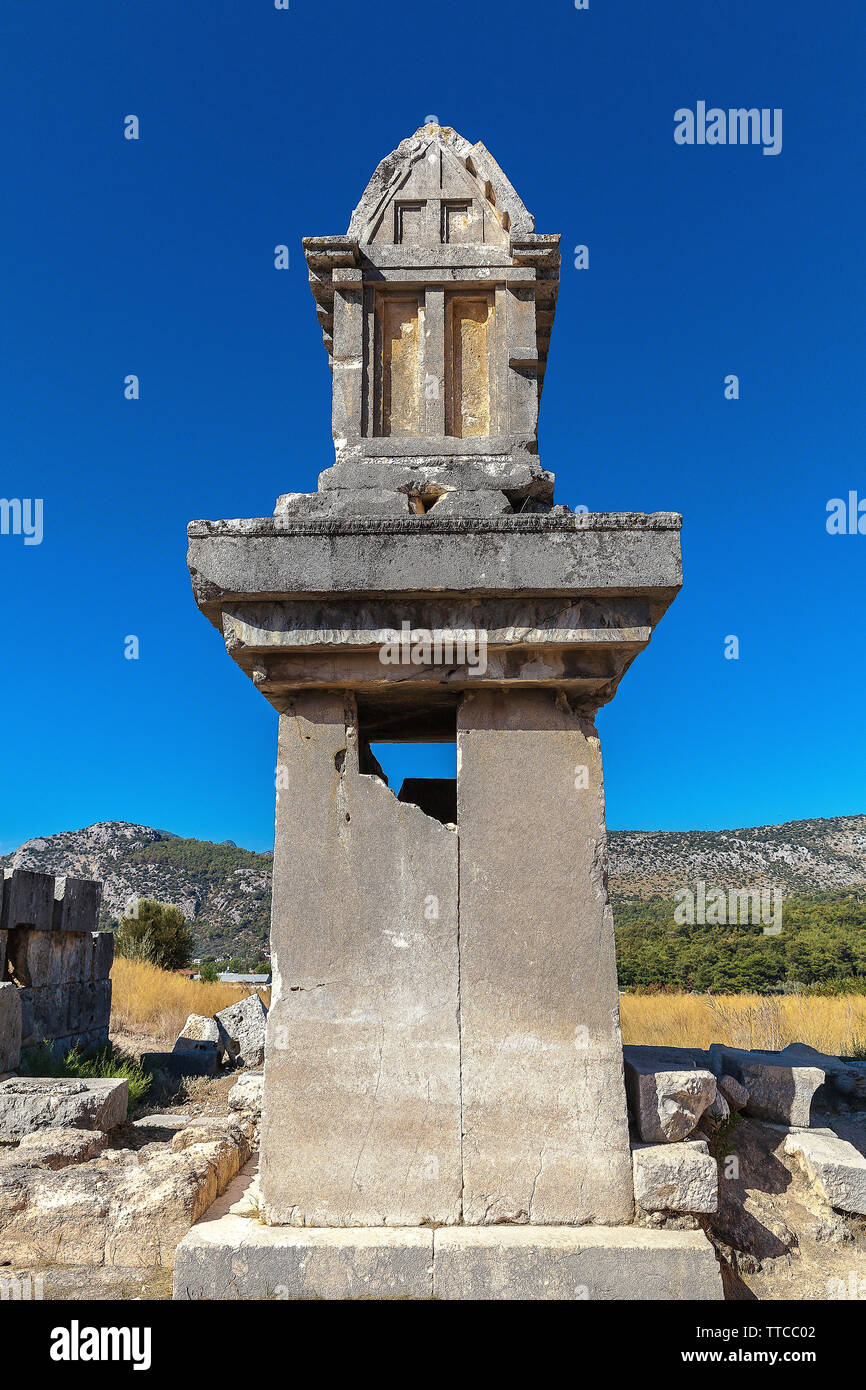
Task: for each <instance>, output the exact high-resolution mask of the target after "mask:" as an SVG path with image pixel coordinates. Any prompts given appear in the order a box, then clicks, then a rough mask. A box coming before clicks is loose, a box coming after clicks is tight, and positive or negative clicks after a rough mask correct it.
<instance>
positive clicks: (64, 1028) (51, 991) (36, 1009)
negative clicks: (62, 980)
mask: <svg viewBox="0 0 866 1390" xmlns="http://www.w3.org/2000/svg"><path fill="white" fill-rule="evenodd" d="M30 1001H31V1004H32V1006H33V1031H34V1034H35V1037H36V1040H37V1042H40V1043H41V1042H44V1041H52V1040H53V1039H54V1038H61V1037H64V1036H65V1034H66V1033H67V1032H68V1031H69V1029H68V1023H69V1005H70V994H69V989H68V988H67V986H66V985H62V984H61V985H44V986H43V987H42V988H41V989H32V990H31V991H30Z"/></svg>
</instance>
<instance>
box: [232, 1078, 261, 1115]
mask: <svg viewBox="0 0 866 1390" xmlns="http://www.w3.org/2000/svg"><path fill="white" fill-rule="evenodd" d="M264 1083H265V1078H264V1076H263V1074H262V1073H261V1072H255V1071H254V1072H247V1073H246V1074H245V1075H244V1076H240V1077H238V1079H237V1081H236V1082H235V1084H234V1085H233V1086H232V1088H231V1090H230V1091H229V1099H228V1106H229V1110H230V1111H235V1110H236V1111H239V1112H240V1113H241V1114H244V1115H249V1116H250V1117H251V1118H252V1119H253V1120H255V1121H258V1119H259V1117H260V1115H261V1112H262V1098H263V1095H264Z"/></svg>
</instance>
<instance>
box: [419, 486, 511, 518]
mask: <svg viewBox="0 0 866 1390" xmlns="http://www.w3.org/2000/svg"><path fill="white" fill-rule="evenodd" d="M513 510H514V508H513V507H512V505H511V503H510V502H509V500H508V498H507V497H506V495H505V493H504V492H492V491H489V490H485V489H482V488H477V489H475V490H474V491H468V492H462V491H459V490H458V489H456V488H455V489H453V490H452V491H450V492H445V493H443V494H442V496H441V497H440V498H439V501H438V502H435V503H434V505H433V507H432V508H431V511H434V512H435V513H436V515H437V516H500V515H505V514H507V513H508V512H511V511H513Z"/></svg>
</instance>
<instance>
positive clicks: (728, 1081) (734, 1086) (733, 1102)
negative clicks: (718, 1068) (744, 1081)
mask: <svg viewBox="0 0 866 1390" xmlns="http://www.w3.org/2000/svg"><path fill="white" fill-rule="evenodd" d="M717 1085H718V1089H719V1093H720V1094H721V1095H723V1096H724V1098H725V1100H726V1101H727V1102H728V1106H729V1107H730V1109H731V1110H744V1109H745V1107H746V1106H747V1105H748V1103H749V1093H748V1091H747V1090H746V1088H745V1086H741V1085H740V1083H739V1081H737V1079H736V1077H733V1076H720V1077H719V1079H718V1082H717Z"/></svg>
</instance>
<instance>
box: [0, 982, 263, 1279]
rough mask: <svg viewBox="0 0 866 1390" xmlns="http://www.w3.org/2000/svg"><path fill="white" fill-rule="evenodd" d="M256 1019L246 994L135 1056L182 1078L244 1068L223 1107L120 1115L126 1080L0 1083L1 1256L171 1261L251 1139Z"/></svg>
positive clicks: (257, 1005) (17, 1260)
mask: <svg viewBox="0 0 866 1390" xmlns="http://www.w3.org/2000/svg"><path fill="white" fill-rule="evenodd" d="M266 1024H267V1009H266V1007H265V1005H264V1003H263V1001H262V999H261V998H260V996H259V995H257V994H254V995H250V996H248V997H247V998H246V999H241V1000H239V1001H238V1002H237V1003H236V1004H231V1005H229V1006H228V1008H225V1009H222V1010H220V1012H219V1013H218V1014H216V1015H214V1016H213V1017H207V1016H205V1015H198V1014H192V1015H190V1017H189V1018H188V1019H187V1021H186V1023H185V1025H184V1027H183V1029H182V1030H181V1033H180V1036H179V1037H178V1039H177V1042H176V1043H175V1047H174V1050H173V1051H172V1052H169V1053H152V1054H146V1055H145V1057H144V1058H143V1059H142V1061H143V1063H144V1065H145V1067H146V1068H147V1069H151V1070H157V1071H158V1070H162V1071H164V1072H169V1073H172V1072H173V1073H174V1074H175V1075H176V1076H178V1077H181V1078H182V1077H187V1076H191V1075H200V1074H204V1075H206V1076H215V1075H217V1074H218V1073H219V1072H220V1069H229V1068H232V1069H234V1068H243V1070H240V1071H239V1072H238V1080H237V1081H236V1082H235V1084H234V1086H233V1087H232V1089H231V1091H230V1092H229V1097H228V1111H229V1113H228V1114H227V1115H226V1116H218V1117H215V1118H212V1117H204V1116H189V1115H177V1114H170V1113H165V1112H157V1113H155V1114H152V1115H145V1116H144V1117H143V1118H140V1119H136V1120H135V1121H133V1122H128V1120H127V1111H128V1104H129V1083H128V1081H126V1080H125V1079H98V1080H89V1079H88V1080H84V1079H79V1078H73V1077H62V1078H55V1077H24V1076H15V1075H13V1076H7V1077H5V1078H4V1079H2V1080H0V1264H2V1263H7V1264H8V1263H13V1264H21V1265H38V1264H45V1263H50V1264H59V1265H87V1266H102V1265H116V1266H133V1265H141V1266H160V1265H161V1266H164V1267H170V1266H171V1264H172V1262H173V1260H174V1252H175V1249H176V1247H177V1245H178V1242H179V1241H180V1240H181V1239H182V1237H183V1236H184V1235H185V1234H186V1232H187V1231H188V1230H189V1228H190V1227H191V1226H192V1225H194V1223H195V1222H196V1221H198V1219H199V1218H200V1217H201V1216H202V1215H203V1214H204V1213H205V1212H206V1211H207V1210H208V1208H209V1207H210V1206H211V1204H212V1203H213V1202H214V1201H215V1199H216V1198H217V1197H218V1196H220V1195H221V1194H222V1193H223V1192H224V1191H225V1188H226V1187H227V1185H228V1184H229V1183H230V1182H231V1180H232V1179H233V1178H234V1177H235V1176H236V1175H237V1173H238V1172H239V1171H240V1170H241V1169H242V1168H243V1166H244V1164H245V1163H246V1162H247V1160H248V1159H249V1157H250V1155H251V1153H252V1152H253V1149H254V1148H255V1147H257V1130H258V1124H259V1119H260V1115H261V1105H262V1073H261V1071H254V1070H252V1068H255V1067H261V1065H262V1063H263V1061H264V1046H265V1028H266Z"/></svg>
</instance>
